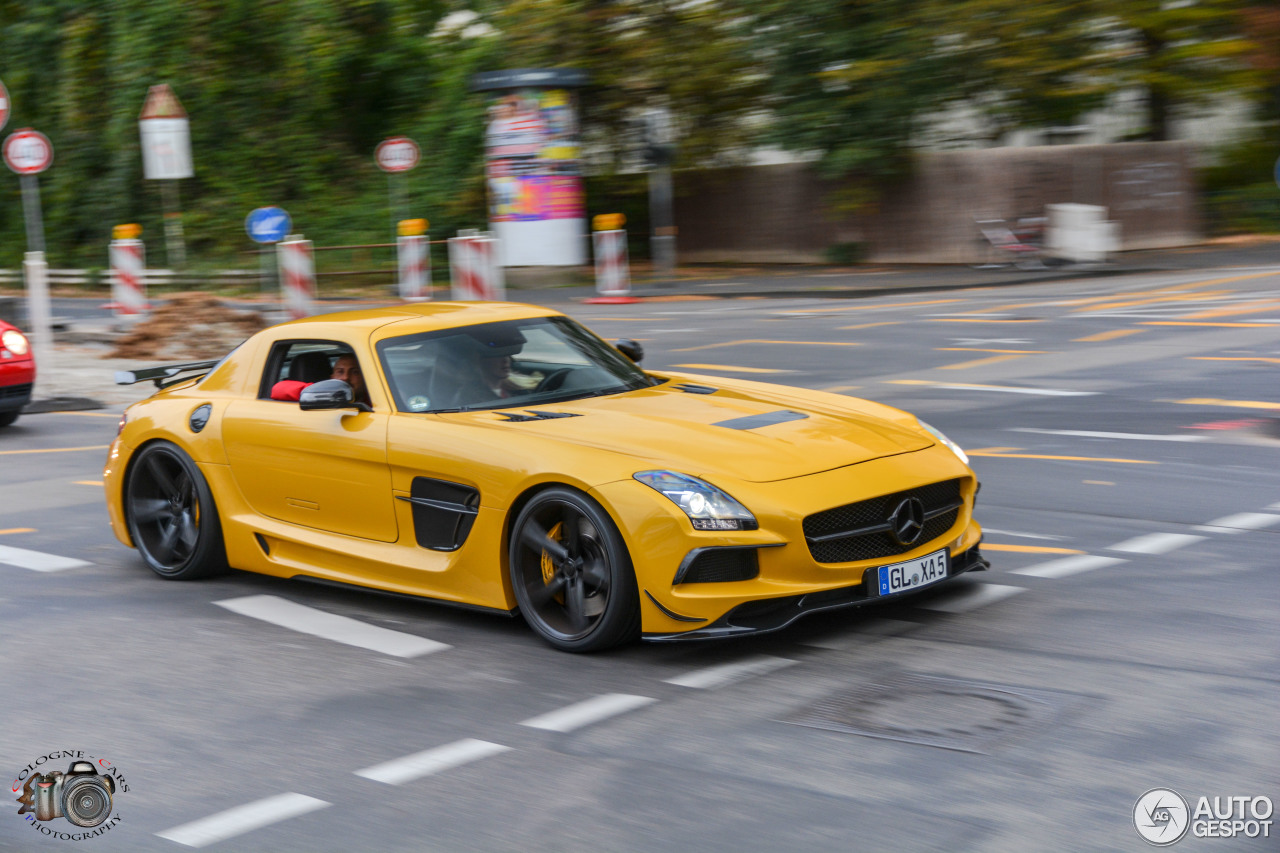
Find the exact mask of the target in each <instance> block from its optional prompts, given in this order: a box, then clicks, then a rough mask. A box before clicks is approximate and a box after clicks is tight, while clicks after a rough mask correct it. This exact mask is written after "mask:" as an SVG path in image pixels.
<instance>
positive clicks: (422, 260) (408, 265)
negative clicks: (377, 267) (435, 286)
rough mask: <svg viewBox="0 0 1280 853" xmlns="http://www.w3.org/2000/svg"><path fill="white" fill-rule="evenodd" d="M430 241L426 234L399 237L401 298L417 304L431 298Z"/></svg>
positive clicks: (397, 243) (397, 252)
mask: <svg viewBox="0 0 1280 853" xmlns="http://www.w3.org/2000/svg"><path fill="white" fill-rule="evenodd" d="M429 246H430V241H428V240H427V237H426V235H425V234H417V235H410V236H404V237H398V238H397V239H396V257H397V259H398V261H399V267H400V298H401V299H405V300H408V301H410V302H417V301H420V300H423V299H430V298H431V252H430V248H429Z"/></svg>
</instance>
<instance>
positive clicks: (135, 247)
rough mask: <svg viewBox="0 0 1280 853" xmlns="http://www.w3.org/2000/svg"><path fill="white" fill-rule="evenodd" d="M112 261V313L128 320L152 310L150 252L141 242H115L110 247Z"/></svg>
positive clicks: (109, 254) (109, 253)
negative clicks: (148, 252) (148, 300)
mask: <svg viewBox="0 0 1280 853" xmlns="http://www.w3.org/2000/svg"><path fill="white" fill-rule="evenodd" d="M107 254H108V257H109V258H110V262H111V310H113V311H114V312H115V314H116V316H117V317H126V316H132V315H136V314H142V313H143V312H145V311H147V310H149V309H150V308H151V306H150V305H148V304H147V282H146V270H147V252H146V247H145V246H144V245H143V243H142V241H141V240H135V239H125V240H112V241H111V242H110V244H108V252H107Z"/></svg>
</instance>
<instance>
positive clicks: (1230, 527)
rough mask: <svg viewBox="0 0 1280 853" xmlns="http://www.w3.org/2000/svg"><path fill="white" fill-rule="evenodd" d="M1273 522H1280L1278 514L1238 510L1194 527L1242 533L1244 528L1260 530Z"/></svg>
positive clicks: (1209, 531) (1210, 530)
mask: <svg viewBox="0 0 1280 853" xmlns="http://www.w3.org/2000/svg"><path fill="white" fill-rule="evenodd" d="M1274 524H1280V515H1271V514H1270V513H1266V512H1240V513H1236V514H1235V515H1225V516H1223V517H1222V518H1215V519H1214V520H1213V521H1211V522H1209V523H1208V524H1202V525H1200V526H1199V527H1197V528H1195V529H1196V530H1203V531H1205V532H1208V533H1244V532H1245V531H1246V530H1261V529H1262V528H1264V527H1271V526H1272V525H1274Z"/></svg>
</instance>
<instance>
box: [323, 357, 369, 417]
mask: <svg viewBox="0 0 1280 853" xmlns="http://www.w3.org/2000/svg"><path fill="white" fill-rule="evenodd" d="M329 378H330V379H341V380H342V381H343V382H345V383H347V384H348V385H350V386H351V393H352V395H353V396H354V397H355V401H356V402H357V403H364V404H365V405H366V406H367V405H369V388H368V386H366V385H365V384H364V374H363V373H361V372H360V363H359V362H358V361H356V357H355V356H354V355H340V356H338V360H337V361H335V362H334V363H333V373H332V374H331V375H330V376H329Z"/></svg>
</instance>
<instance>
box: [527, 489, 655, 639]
mask: <svg viewBox="0 0 1280 853" xmlns="http://www.w3.org/2000/svg"><path fill="white" fill-rule="evenodd" d="M510 565H511V585H512V587H513V588H514V590H515V595H516V601H517V602H518V603H519V605H520V612H521V614H522V615H523V616H524V619H525V621H526V622H528V623H529V627H531V628H532V629H533V630H534V631H535V632H537V634H538V635H539V636H541V637H542V638H543V639H544V640H546V641H547V642H548V643H550V644H551V645H553V646H555V647H556V648H557V649H561V650H562V651H567V652H592V651H599V650H600V649H607V648H609V647H611V646H616V645H620V644H621V643H625V642H628V641H630V640H633V639H635V638H636V637H637V636H638V635H639V633H640V596H639V592H638V591H637V589H636V579H635V574H634V572H633V570H632V568H631V557H630V555H629V554H628V553H627V547H626V545H625V544H624V543H623V541H622V535H621V534H620V533H619V532H618V528H617V526H616V525H615V524H614V523H613V520H612V519H611V518H609V514H608V513H606V512H605V511H604V509H603V508H601V506H600V505H599V504H597V503H596V502H595V501H593V500H592V499H591V498H589V497H587V496H586V495H584V494H582V493H581V492H579V491H576V490H574V489H568V488H552V489H547V490H546V491H543V492H539V493H538V494H537V495H536V496H535V497H534V498H533V499H532V500H531V501H529V503H528V504H527V505H526V506H525V507H524V509H523V510H521V511H520V515H519V516H518V517H517V518H516V521H515V524H514V525H513V526H512V528H511V550H510Z"/></svg>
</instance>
